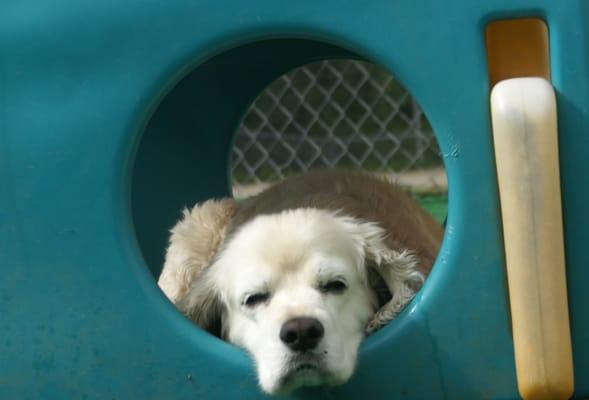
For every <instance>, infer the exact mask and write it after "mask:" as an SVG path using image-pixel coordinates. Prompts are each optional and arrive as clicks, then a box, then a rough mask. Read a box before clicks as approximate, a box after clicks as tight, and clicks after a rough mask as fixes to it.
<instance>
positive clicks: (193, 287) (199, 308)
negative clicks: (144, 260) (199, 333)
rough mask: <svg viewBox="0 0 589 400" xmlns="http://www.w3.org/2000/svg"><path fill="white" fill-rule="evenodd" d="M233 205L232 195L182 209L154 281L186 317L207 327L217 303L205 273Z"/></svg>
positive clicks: (223, 232) (215, 251) (221, 237)
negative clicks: (229, 197) (162, 263)
mask: <svg viewBox="0 0 589 400" xmlns="http://www.w3.org/2000/svg"><path fill="white" fill-rule="evenodd" d="M236 209H237V204H236V203H235V201H234V200H233V199H221V200H208V201H206V202H204V203H202V204H197V205H195V206H194V207H193V208H192V210H188V209H184V210H183V216H182V219H181V220H180V221H179V222H178V223H177V224H176V225H175V226H174V227H173V228H172V229H171V231H170V232H171V236H170V244H169V246H168V249H167V251H166V260H165V263H164V268H163V269H162V273H161V274H160V277H159V279H158V285H159V287H160V288H161V289H162V291H163V292H164V293H165V295H166V296H167V297H168V298H169V299H170V300H171V301H172V302H173V303H174V304H176V306H177V307H178V308H179V309H180V310H181V311H182V312H183V313H184V314H186V315H187V316H188V317H189V318H191V319H192V320H194V321H195V322H196V323H198V324H199V325H200V326H202V327H203V328H205V329H209V326H208V325H210V324H211V323H213V322H214V320H215V318H212V316H213V315H218V311H219V310H218V307H219V304H220V303H218V301H217V296H216V295H215V293H214V290H213V289H214V288H213V287H212V285H211V284H210V280H209V279H208V278H207V276H208V274H206V273H205V270H206V268H207V267H208V266H209V265H210V264H211V262H212V261H213V259H214V257H215V255H216V254H217V251H218V250H219V248H220V246H221V244H222V243H223V241H224V239H225V234H226V230H227V225H228V223H229V221H230V220H231V218H232V216H233V215H234V213H235V211H236Z"/></svg>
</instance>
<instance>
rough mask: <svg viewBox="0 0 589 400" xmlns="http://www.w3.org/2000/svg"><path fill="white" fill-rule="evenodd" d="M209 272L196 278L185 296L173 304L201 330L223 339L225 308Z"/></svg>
mask: <svg viewBox="0 0 589 400" xmlns="http://www.w3.org/2000/svg"><path fill="white" fill-rule="evenodd" d="M210 275H211V274H210V273H209V271H205V272H204V273H202V274H201V275H200V276H199V277H197V278H196V280H195V281H194V282H192V285H191V286H190V288H189V289H188V291H187V293H186V295H185V296H184V297H182V298H180V299H178V300H177V301H176V302H175V305H176V307H177V308H178V309H179V310H180V311H181V312H182V313H183V314H184V315H186V316H187V317H188V318H189V319H190V320H192V321H194V322H195V323H196V324H197V325H198V326H200V327H201V328H202V329H204V330H206V331H208V332H210V333H212V334H213V335H215V336H218V337H221V338H222V337H223V336H224V330H223V326H224V324H223V319H224V315H225V308H224V306H223V302H222V301H221V297H220V294H219V291H218V290H217V289H216V286H215V284H214V283H213V281H212V279H210Z"/></svg>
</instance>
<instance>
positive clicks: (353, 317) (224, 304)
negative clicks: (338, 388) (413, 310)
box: [179, 209, 415, 393]
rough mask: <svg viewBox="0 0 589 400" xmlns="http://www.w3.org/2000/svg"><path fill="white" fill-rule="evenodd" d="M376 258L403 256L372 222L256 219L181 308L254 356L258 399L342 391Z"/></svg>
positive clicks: (328, 217)
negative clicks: (315, 388)
mask: <svg viewBox="0 0 589 400" xmlns="http://www.w3.org/2000/svg"><path fill="white" fill-rule="evenodd" d="M387 255H388V256H387ZM383 257H384V258H387V257H388V258H387V259H389V261H391V262H393V259H395V260H397V261H398V260H399V259H400V257H401V256H400V255H399V254H398V253H395V252H391V251H390V250H388V249H386V248H384V247H383V244H382V232H381V230H380V229H379V228H378V226H376V225H374V224H370V223H362V222H359V221H357V220H354V219H352V218H347V217H342V216H338V215H336V214H333V213H329V212H326V211H320V210H313V209H301V210H294V211H287V212H283V213H281V214H275V215H266V216H259V217H256V218H255V219H254V220H252V221H251V222H249V223H247V224H246V225H244V226H243V227H242V228H241V229H240V230H238V231H237V232H236V233H235V234H233V235H232V236H231V237H229V238H228V239H227V241H226V243H225V245H224V246H223V248H222V249H221V250H220V252H219V255H218V257H217V259H216V261H215V262H214V263H213V264H212V265H211V266H210V267H209V268H208V270H207V271H206V273H204V274H203V276H202V277H201V278H200V279H198V280H197V281H196V282H194V284H193V285H192V287H191V288H190V291H189V293H188V295H187V296H186V297H185V298H184V299H182V300H181V301H180V303H179V307H180V308H181V309H182V310H183V311H184V312H185V313H187V314H188V315H189V316H191V318H193V319H194V320H195V321H196V322H197V323H199V325H201V326H203V327H205V328H211V327H212V326H213V325H214V324H215V322H217V323H220V331H221V332H220V333H221V336H222V337H223V338H225V339H227V340H229V341H230V342H232V343H234V344H236V345H238V346H241V347H243V348H245V349H246V350H247V351H248V352H249V353H250V354H251V355H252V357H253V358H254V360H255V363H256V366H257V371H258V378H259V382H260V385H261V387H262V388H263V389H264V390H265V391H266V392H269V393H284V392H288V391H290V390H292V389H294V388H296V387H299V386H310V385H319V384H328V385H334V384H341V383H343V382H345V381H346V380H348V379H349V378H350V376H351V375H352V373H353V371H354V367H355V364H356V356H357V352H358V347H359V344H360V342H361V340H362V338H363V337H364V334H365V329H366V325H367V323H368V322H369V320H370V319H371V317H372V316H373V315H374V312H375V311H376V308H377V306H378V302H377V296H376V294H375V292H374V291H373V289H372V287H371V285H370V283H369V281H370V279H369V271H368V265H369V264H371V263H372V264H374V265H382V264H384V263H383V262H382V260H383ZM395 257H396V258H395ZM401 258H402V257H401ZM371 259H372V260H371ZM372 261H374V262H372ZM391 271H393V272H391V273H392V274H394V267H393V268H392V269H391ZM384 275H386V274H384ZM389 275H390V274H389ZM413 278H415V277H413ZM385 279H386V277H385ZM399 281H401V279H399ZM403 284H405V283H403ZM399 287H400V286H399Z"/></svg>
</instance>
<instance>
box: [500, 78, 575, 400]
mask: <svg viewBox="0 0 589 400" xmlns="http://www.w3.org/2000/svg"><path fill="white" fill-rule="evenodd" d="M491 114H492V120H493V140H494V144H495V159H496V165H497V176H498V182H499V193H500V199H501V212H502V219H503V234H504V241H505V256H506V262H507V277H508V285H509V297H510V305H511V318H512V324H513V344H514V349H515V364H516V369H517V382H518V388H519V392H520V394H521V395H522V397H523V398H524V399H567V398H569V397H570V396H571V395H572V392H573V386H574V384H573V361H572V351H571V339H570V329H569V316H568V301H567V290H566V276H565V260H564V245H563V229H562V211H561V201H560V178H559V164H558V140H557V125H556V100H555V96H554V91H553V89H552V86H551V85H550V83H548V82H547V81H546V80H544V79H542V78H515V79H507V80H504V81H501V82H499V83H498V84H497V85H495V87H494V88H493V91H492V93H491Z"/></svg>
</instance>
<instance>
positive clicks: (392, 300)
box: [354, 221, 425, 333]
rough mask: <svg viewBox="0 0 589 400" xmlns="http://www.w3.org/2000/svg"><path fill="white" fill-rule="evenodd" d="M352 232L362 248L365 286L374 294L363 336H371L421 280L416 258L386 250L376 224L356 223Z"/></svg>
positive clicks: (400, 306) (410, 297)
mask: <svg viewBox="0 0 589 400" xmlns="http://www.w3.org/2000/svg"><path fill="white" fill-rule="evenodd" d="M354 230H355V232H356V235H357V237H358V238H359V241H360V243H361V246H362V251H361V253H362V254H363V255H364V260H363V267H364V270H365V274H366V280H367V283H368V284H369V285H370V286H371V288H372V289H373V290H374V292H375V293H376V296H377V298H378V302H379V306H380V308H379V309H378V311H377V312H376V313H375V314H374V316H373V318H372V320H371V321H370V322H369V323H368V325H367V327H366V332H367V333H371V332H373V331H375V330H377V329H379V328H381V327H383V326H384V325H386V324H387V323H388V322H389V321H391V320H392V319H393V318H394V317H395V316H396V315H397V314H398V313H399V312H400V311H401V310H402V309H403V307H404V306H405V305H406V304H407V303H408V302H409V301H410V300H411V299H412V298H413V296H414V295H415V293H416V292H417V290H419V288H420V287H421V285H422V284H423V281H424V279H425V277H424V275H423V273H421V272H420V271H419V269H418V264H419V260H418V258H417V257H416V256H415V255H414V254H413V253H411V251H409V250H408V249H402V250H396V249H392V248H390V247H389V246H387V244H386V240H385V232H384V230H383V229H382V228H380V227H379V226H378V225H377V224H375V223H371V222H359V221H356V223H355V229H354Z"/></svg>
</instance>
